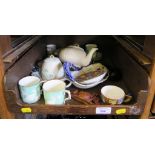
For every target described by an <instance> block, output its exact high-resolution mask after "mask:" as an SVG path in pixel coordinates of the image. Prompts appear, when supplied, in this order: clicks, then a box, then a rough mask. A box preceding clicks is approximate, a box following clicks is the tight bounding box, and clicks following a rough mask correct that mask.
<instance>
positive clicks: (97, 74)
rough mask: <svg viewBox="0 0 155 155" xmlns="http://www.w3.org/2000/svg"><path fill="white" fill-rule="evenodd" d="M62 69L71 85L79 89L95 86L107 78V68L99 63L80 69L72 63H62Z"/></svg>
mask: <svg viewBox="0 0 155 155" xmlns="http://www.w3.org/2000/svg"><path fill="white" fill-rule="evenodd" d="M64 69H65V72H66V75H67V77H68V78H69V79H70V80H71V81H72V83H73V85H74V86H76V87H77V88H81V89H88V88H92V87H95V86H97V85H98V84H100V83H102V82H104V81H106V80H107V79H108V69H107V68H106V67H105V66H104V65H102V64H100V63H95V64H92V65H90V66H87V67H83V68H82V69H81V70H79V69H78V68H77V67H76V66H74V65H73V64H70V63H64ZM72 70H73V71H72Z"/></svg>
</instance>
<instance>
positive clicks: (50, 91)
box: [43, 80, 71, 105]
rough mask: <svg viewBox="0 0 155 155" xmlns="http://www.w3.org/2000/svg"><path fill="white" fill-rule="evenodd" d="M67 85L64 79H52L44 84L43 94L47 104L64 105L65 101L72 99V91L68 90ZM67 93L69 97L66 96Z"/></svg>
mask: <svg viewBox="0 0 155 155" xmlns="http://www.w3.org/2000/svg"><path fill="white" fill-rule="evenodd" d="M66 88H67V86H66V83H65V82H64V81H61V80H50V81H47V82H46V83H44V84H43V94H44V99H45V104H48V105H63V104H64V103H65V101H67V100H70V99H71V93H70V91H69V90H66ZM66 94H67V96H68V97H66Z"/></svg>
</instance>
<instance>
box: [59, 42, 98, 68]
mask: <svg viewBox="0 0 155 155" xmlns="http://www.w3.org/2000/svg"><path fill="white" fill-rule="evenodd" d="M97 50H98V48H92V49H91V50H90V51H88V54H86V52H85V51H84V49H83V48H80V47H79V46H78V45H70V46H68V47H66V48H63V49H62V50H61V51H60V53H59V58H60V60H61V61H62V62H70V63H72V64H74V65H76V66H79V67H83V66H88V65H89V64H90V62H91V60H92V57H93V54H94V53H95V52H96V51H97Z"/></svg>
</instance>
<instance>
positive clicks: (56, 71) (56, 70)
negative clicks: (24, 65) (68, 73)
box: [41, 55, 64, 80]
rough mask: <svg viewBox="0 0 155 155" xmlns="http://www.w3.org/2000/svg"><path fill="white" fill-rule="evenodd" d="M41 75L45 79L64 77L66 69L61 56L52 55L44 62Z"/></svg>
mask: <svg viewBox="0 0 155 155" xmlns="http://www.w3.org/2000/svg"><path fill="white" fill-rule="evenodd" d="M41 75H42V79H43V80H52V79H61V78H63V77H64V69H63V65H62V63H61V61H60V60H59V58H57V57H54V56H53V55H51V56H50V57H49V58H46V59H45V60H44V62H43V65H42V69H41Z"/></svg>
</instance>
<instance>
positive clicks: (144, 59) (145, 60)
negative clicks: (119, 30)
mask: <svg viewBox="0 0 155 155" xmlns="http://www.w3.org/2000/svg"><path fill="white" fill-rule="evenodd" d="M113 37H114V38H115V39H116V40H117V41H118V42H119V43H120V44H121V45H122V46H123V47H124V48H125V49H126V50H127V51H128V53H129V54H130V55H132V56H133V57H134V58H135V59H136V60H137V61H138V62H139V63H140V64H141V65H143V66H145V65H151V63H152V62H151V60H150V59H149V58H148V57H146V56H145V55H143V54H142V52H141V51H140V50H138V49H137V48H136V47H135V46H131V45H130V44H129V43H128V42H127V41H126V40H124V39H122V38H120V37H119V36H113Z"/></svg>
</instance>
